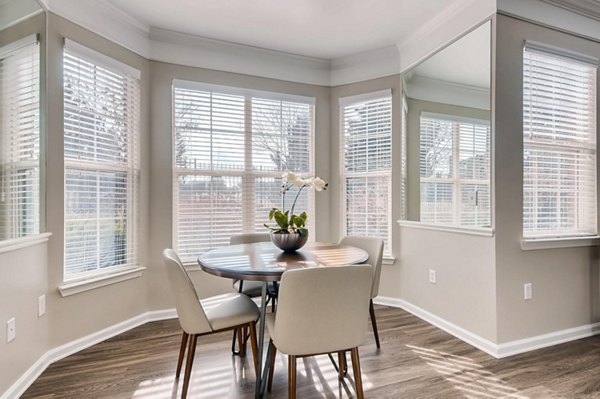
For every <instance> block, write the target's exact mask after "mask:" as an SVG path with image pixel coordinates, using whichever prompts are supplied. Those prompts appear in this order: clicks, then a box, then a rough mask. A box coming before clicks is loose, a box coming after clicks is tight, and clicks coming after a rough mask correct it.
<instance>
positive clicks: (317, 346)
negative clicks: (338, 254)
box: [269, 265, 373, 355]
mask: <svg viewBox="0 0 600 399" xmlns="http://www.w3.org/2000/svg"><path fill="white" fill-rule="evenodd" d="M372 274H373V268H372V267H371V266H370V265H353V266H340V267H316V268H309V269H296V270H290V271H287V272H285V273H284V274H283V276H282V278H281V285H280V287H279V300H278V302H277V314H276V318H275V325H274V329H273V330H274V331H269V333H270V334H271V338H272V339H273V342H274V343H275V346H276V347H277V349H278V350H280V351H281V352H283V353H286V354H288V355H314V354H319V353H329V352H337V351H340V350H345V349H351V348H354V347H357V346H359V345H361V344H362V343H363V341H364V339H365V336H366V334H367V324H368V323H367V321H368V311H369V294H370V292H371V279H372Z"/></svg>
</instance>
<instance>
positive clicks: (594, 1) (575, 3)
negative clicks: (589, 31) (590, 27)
mask: <svg viewBox="0 0 600 399" xmlns="http://www.w3.org/2000/svg"><path fill="white" fill-rule="evenodd" d="M541 1H543V2H544V3H548V4H552V5H553V6H556V7H560V8H564V9H565V10H568V11H572V12H574V13H577V14H580V15H583V16H584V17H588V18H592V19H595V20H596V21H600V2H599V1H598V0H541Z"/></svg>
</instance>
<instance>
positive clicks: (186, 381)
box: [181, 334, 198, 399]
mask: <svg viewBox="0 0 600 399" xmlns="http://www.w3.org/2000/svg"><path fill="white" fill-rule="evenodd" d="M190 338H191V339H190V340H189V347H188V355H187V359H186V362H185V374H184V376H183V388H182V389H181V398H182V399H183V398H186V397H187V392H188V387H189V386H190V376H191V375H192V365H193V364H194V355H195V354H196V341H197V340H198V336H197V335H195V334H192V335H191V337H190Z"/></svg>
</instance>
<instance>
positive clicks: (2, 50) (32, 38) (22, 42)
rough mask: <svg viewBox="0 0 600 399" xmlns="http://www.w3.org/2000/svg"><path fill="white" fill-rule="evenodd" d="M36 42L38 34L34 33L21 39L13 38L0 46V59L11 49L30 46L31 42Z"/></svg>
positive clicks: (11, 50) (10, 51)
mask: <svg viewBox="0 0 600 399" xmlns="http://www.w3.org/2000/svg"><path fill="white" fill-rule="evenodd" d="M37 42H38V35H37V33H34V34H33V35H29V36H26V37H24V38H22V39H19V40H15V41H14V42H11V43H9V44H7V45H6V46H2V47H0V59H2V58H4V57H6V56H7V55H9V54H10V53H12V52H13V51H16V50H19V49H22V48H23V47H27V46H30V45H32V44H36V43H37Z"/></svg>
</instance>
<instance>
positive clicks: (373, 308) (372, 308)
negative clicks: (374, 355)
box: [369, 299, 381, 348]
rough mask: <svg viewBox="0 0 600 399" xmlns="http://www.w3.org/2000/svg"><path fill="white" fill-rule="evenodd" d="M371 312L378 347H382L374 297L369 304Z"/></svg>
mask: <svg viewBox="0 0 600 399" xmlns="http://www.w3.org/2000/svg"><path fill="white" fill-rule="evenodd" d="M369 314H370V316H371V325H372V326H373V334H375V343H376V344H377V348H381V345H379V331H377V319H376V317H375V307H374V306H373V300H372V299H371V301H370V304H369Z"/></svg>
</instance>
